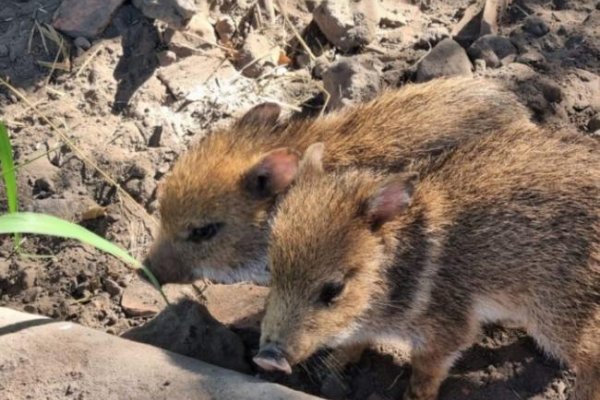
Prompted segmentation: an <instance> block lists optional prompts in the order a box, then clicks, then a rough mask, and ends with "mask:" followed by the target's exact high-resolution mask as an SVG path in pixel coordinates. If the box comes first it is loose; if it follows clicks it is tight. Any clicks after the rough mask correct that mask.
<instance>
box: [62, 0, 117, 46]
mask: <svg viewBox="0 0 600 400" xmlns="http://www.w3.org/2000/svg"><path fill="white" fill-rule="evenodd" d="M124 1H125V0H63V2H62V3H61V5H60V7H59V8H58V10H57V11H56V14H55V17H54V21H53V22H52V26H53V27H54V28H55V29H57V30H59V31H61V32H63V33H65V34H67V35H69V36H72V37H78V36H81V37H84V38H88V39H92V38H95V37H97V36H98V35H100V34H101V33H102V31H104V28H106V26H107V25H108V24H109V23H110V21H111V19H112V16H113V14H114V13H115V11H117V8H119V7H120V6H121V5H122V4H123V3H124Z"/></svg>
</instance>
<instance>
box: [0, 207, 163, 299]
mask: <svg viewBox="0 0 600 400" xmlns="http://www.w3.org/2000/svg"><path fill="white" fill-rule="evenodd" d="M11 233H33V234H37V235H49V236H59V237H63V238H69V239H75V240H78V241H80V242H82V243H86V244H89V245H92V246H94V247H96V248H97V249H100V250H102V251H105V252H107V253H109V254H112V255H113V256H115V257H118V258H120V259H121V260H123V261H125V262H126V263H128V264H130V265H131V266H133V267H134V268H136V269H141V270H142V271H143V272H144V274H146V276H147V277H148V279H149V280H150V282H152V284H153V285H154V287H156V289H157V290H158V291H159V292H160V293H161V294H162V296H163V298H164V299H165V301H166V302H167V303H168V300H167V298H166V297H165V295H164V293H163V292H162V290H161V288H160V284H159V283H158V280H157V279H156V278H155V277H154V275H153V274H152V272H150V271H149V270H148V269H147V268H146V267H145V266H144V265H142V263H140V262H139V261H138V260H136V259H135V258H134V257H132V256H131V255H130V254H129V253H127V252H126V251H125V250H123V249H122V248H120V247H119V246H117V245H115V244H113V243H111V242H109V241H108V240H106V239H104V238H102V237H100V236H98V235H96V234H95V233H93V232H91V231H89V230H87V229H85V228H84V227H82V226H80V225H77V224H74V223H71V222H69V221H65V220H63V219H60V218H57V217H54V216H52V215H47V214H38V213H31V212H18V213H12V214H5V215H1V216H0V234H11Z"/></svg>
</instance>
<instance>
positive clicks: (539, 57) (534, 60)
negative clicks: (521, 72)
mask: <svg viewBox="0 0 600 400" xmlns="http://www.w3.org/2000/svg"><path fill="white" fill-rule="evenodd" d="M515 61H516V62H518V63H521V64H527V65H531V66H532V67H540V68H542V67H543V66H544V65H545V64H546V57H544V55H543V54H542V53H541V52H539V51H538V50H536V49H533V48H531V49H529V50H528V51H527V52H525V53H523V54H519V55H518V56H517V58H516V60H515Z"/></svg>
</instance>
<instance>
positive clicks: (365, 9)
mask: <svg viewBox="0 0 600 400" xmlns="http://www.w3.org/2000/svg"><path fill="white" fill-rule="evenodd" d="M313 18H314V20H315V22H316V23H317V25H318V27H319V29H320V30H321V32H323V34H324V35H325V37H326V38H327V40H329V41H330V42H331V43H333V45H334V46H335V47H337V48H338V49H340V50H342V51H344V52H347V51H350V50H352V49H354V48H357V47H360V46H365V45H367V44H369V43H371V42H372V41H373V40H374V39H375V35H376V33H377V26H378V24H379V19H380V16H379V5H378V3H377V1H376V0H359V1H337V0H324V1H323V2H322V3H321V4H320V5H319V6H318V7H317V8H316V9H315V11H314V12H313Z"/></svg>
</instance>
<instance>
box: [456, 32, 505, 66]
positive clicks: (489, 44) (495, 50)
mask: <svg viewBox="0 0 600 400" xmlns="http://www.w3.org/2000/svg"><path fill="white" fill-rule="evenodd" d="M467 53H468V54H469V57H471V59H473V60H477V59H482V60H485V64H486V66H488V67H491V68H498V67H500V66H501V65H503V64H507V63H509V62H511V61H513V60H514V58H515V56H516V54H517V49H516V47H515V46H513V44H512V43H511V41H510V40H509V39H507V38H505V37H502V36H496V35H484V36H482V37H480V38H479V39H477V40H476V41H475V42H474V43H473V44H472V45H471V47H469V49H468V51H467Z"/></svg>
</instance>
